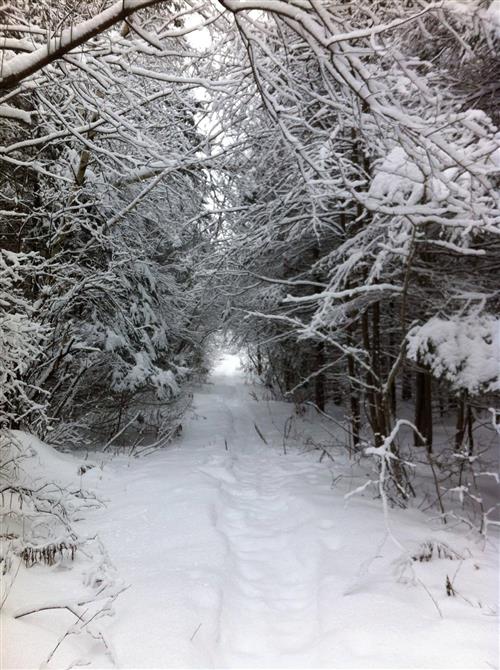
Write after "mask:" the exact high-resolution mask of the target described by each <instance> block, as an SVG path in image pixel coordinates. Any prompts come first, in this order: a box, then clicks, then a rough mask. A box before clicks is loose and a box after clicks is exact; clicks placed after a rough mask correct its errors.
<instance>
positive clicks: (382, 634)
mask: <svg viewBox="0 0 500 670" xmlns="http://www.w3.org/2000/svg"><path fill="white" fill-rule="evenodd" d="M210 382H211V383H209V384H207V385H205V386H204V387H203V389H201V390H200V391H199V392H198V393H197V394H196V396H195V414H194V416H193V417H192V418H191V419H190V420H188V422H187V423H186V424H185V426H184V431H183V437H182V440H181V441H180V442H179V443H178V445H177V446H176V447H173V448H170V449H169V450H166V451H162V452H159V453H157V454H155V455H153V456H151V457H149V458H147V459H144V460H142V461H141V460H140V461H139V462H137V461H134V462H133V463H132V464H131V463H130V461H127V462H126V461H123V462H122V463H121V464H119V462H117V465H116V471H115V476H114V478H113V482H114V483H113V490H112V491H111V493H110V492H109V488H108V487H109V482H108V484H107V487H106V494H107V495H108V496H109V497H110V503H109V506H108V508H107V510H106V512H105V513H101V514H100V523H99V533H100V536H101V538H102V540H103V542H104V544H105V546H106V547H107V549H108V551H109V554H110V557H111V560H112V561H113V563H114V564H115V566H116V567H117V569H118V572H119V574H120V576H121V577H122V578H123V579H124V580H125V582H127V583H128V584H129V585H130V588H129V589H128V590H127V591H126V592H125V593H124V594H123V595H122V596H121V597H120V598H119V600H118V601H117V604H116V616H115V617H114V619H113V620H112V623H111V625H110V630H109V636H110V639H111V640H112V643H113V645H114V648H115V653H116V656H117V659H118V662H119V665H120V667H134V668H135V667H136V668H139V667H149V668H153V667H154V668H161V667H233V668H234V667H386V668H387V667H418V668H424V667H427V668H429V667H488V666H487V661H488V660H489V661H490V662H491V659H492V658H494V655H495V640H496V638H495V625H494V620H493V617H491V611H489V610H487V609H485V610H482V609H481V608H480V607H479V606H477V604H476V602H475V603H474V604H476V608H474V607H473V606H471V605H465V606H464V602H463V601H459V600H458V599H456V598H447V597H446V594H445V589H444V580H445V576H446V574H448V573H450V574H451V573H454V572H455V570H456V566H455V565H445V566H444V567H443V566H442V565H437V564H438V563H443V561H436V565H434V564H433V566H432V567H431V566H430V564H429V570H428V572H427V574H425V578H426V579H427V584H426V588H428V589H435V592H434V597H435V598H437V599H438V600H439V601H440V605H439V606H440V608H441V610H442V611H443V615H444V616H445V618H444V619H441V618H440V616H439V613H438V612H437V610H436V607H435V605H434V604H433V602H432V600H431V599H430V598H429V594H428V593H427V592H426V590H425V589H422V588H418V587H415V586H409V585H408V584H399V583H397V582H396V581H395V577H394V566H393V565H392V561H394V559H395V558H397V556H398V550H397V548H395V547H393V546H391V545H390V544H389V543H388V542H385V543H384V538H385V530H384V524H383V518H382V513H381V510H380V504H379V502H373V501H372V500H370V499H368V500H364V499H361V500H356V501H355V502H354V503H351V504H350V505H349V506H346V505H345V503H344V499H343V493H344V492H345V491H337V489H336V488H335V487H334V488H332V472H331V470H330V468H328V467H327V466H325V463H324V462H323V463H319V462H318V452H316V453H315V454H314V457H313V456H311V455H309V456H308V455H304V454H303V453H300V452H299V451H298V450H292V453H287V454H286V455H285V454H284V453H283V449H282V442H283V427H284V422H285V421H286V419H287V417H288V416H289V414H290V409H291V408H290V406H289V405H285V404H281V403H268V402H258V401H256V400H255V399H252V397H251V396H250V394H249V391H250V390H251V389H250V388H249V387H248V386H246V385H245V384H244V380H243V377H242V374H241V373H240V372H238V370H237V369H236V364H235V359H234V358H232V357H226V358H225V359H223V360H222V362H221V364H220V365H219V367H218V368H217V369H216V370H215V372H214V374H213V375H212V377H211V379H210ZM255 425H257V427H258V428H259V430H260V431H261V433H262V435H263V436H264V438H265V440H266V441H267V443H268V444H264V442H263V441H262V439H261V437H260V436H259V434H258V432H257V430H256V428H255ZM339 468H340V466H339ZM334 470H335V467H334ZM334 474H336V472H334ZM346 490H347V489H346ZM395 515H396V518H397V519H398V518H400V521H399V524H398V537H399V539H400V540H401V541H402V542H403V543H405V544H407V545H408V546H409V547H417V546H418V544H419V542H421V541H423V540H425V539H427V538H428V537H429V536H432V537H434V538H440V537H441V538H444V537H445V538H446V541H447V542H450V541H451V542H453V540H450V538H449V536H444V534H443V533H442V531H440V530H437V531H436V532H432V531H431V530H430V529H429V527H428V526H427V525H426V524H423V523H422V518H421V515H419V514H418V513H415V512H411V511H406V512H404V513H400V514H399V515H398V513H396V512H395ZM396 522H397V521H396ZM454 539H455V540H456V541H455V545H454V546H455V547H456V548H457V550H461V549H462V548H463V545H464V538H463V537H461V536H457V538H454ZM457 542H458V545H457ZM399 553H400V552H399ZM477 560H479V561H481V560H482V561H483V563H484V564H485V566H487V565H488V561H489V567H490V569H491V561H494V558H492V557H491V556H490V557H489V558H488V557H487V556H482V558H481V557H480V558H479V559H477ZM477 560H476V562H477ZM493 569H494V563H493ZM472 572H474V570H473V568H472V566H462V575H463V579H464V585H465V584H466V585H467V586H464V588H467V589H469V582H468V580H470V575H469V573H472ZM476 581H477V579H476ZM440 582H442V583H440ZM492 585H493V583H490V587H491V586H492ZM474 586H476V587H477V588H476V589H475V590H474ZM457 589H458V585H457ZM472 592H473V593H474V595H475V597H476V601H481V600H482V602H483V603H486V602H487V601H488V597H489V600H490V601H491V600H492V598H491V593H490V594H488V593H487V592H488V585H487V584H484V583H483V584H477V585H474V584H473V591H472ZM468 594H469V591H468ZM484 607H486V604H484ZM488 615H489V616H488ZM465 630H467V634H466V636H464V632H465Z"/></svg>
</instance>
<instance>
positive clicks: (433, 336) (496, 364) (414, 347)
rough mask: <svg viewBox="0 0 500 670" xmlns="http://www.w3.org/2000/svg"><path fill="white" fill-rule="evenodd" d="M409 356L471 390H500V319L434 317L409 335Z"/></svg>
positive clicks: (475, 316)
mask: <svg viewBox="0 0 500 670" xmlns="http://www.w3.org/2000/svg"><path fill="white" fill-rule="evenodd" d="M407 356H408V358H409V359H410V360H413V361H416V362H418V363H420V364H423V365H426V366H428V367H429V368H430V370H431V372H432V374H433V375H434V376H435V377H444V378H446V379H447V380H449V381H450V382H451V384H452V386H453V387H455V388H456V389H466V390H468V391H469V392H470V393H479V392H480V391H482V392H486V393H488V392H494V391H499V390H500V319H499V318H496V317H493V316H491V315H484V316H481V317H478V316H477V315H475V314H474V315H469V316H465V317H464V316H455V317H451V318H448V319H445V318H441V317H438V316H435V317H432V318H431V319H429V321H427V322H426V323H425V324H424V325H423V326H416V327H414V328H412V329H411V330H410V332H409V334H408V347H407Z"/></svg>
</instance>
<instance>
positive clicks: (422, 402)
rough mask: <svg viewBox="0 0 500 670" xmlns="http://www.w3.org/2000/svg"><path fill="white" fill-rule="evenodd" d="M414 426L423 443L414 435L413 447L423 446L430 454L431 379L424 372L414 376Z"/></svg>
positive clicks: (421, 371) (420, 371)
mask: <svg viewBox="0 0 500 670" xmlns="http://www.w3.org/2000/svg"><path fill="white" fill-rule="evenodd" d="M415 391H416V397H415V426H416V428H417V430H418V431H419V432H420V434H421V435H422V437H423V438H424V441H422V439H421V438H420V436H419V435H417V434H416V433H415V446H417V447H422V446H425V447H426V448H427V451H428V452H429V453H431V452H432V378H431V375H430V374H429V373H428V372H427V371H426V370H419V371H418V372H417V375H416V389H415Z"/></svg>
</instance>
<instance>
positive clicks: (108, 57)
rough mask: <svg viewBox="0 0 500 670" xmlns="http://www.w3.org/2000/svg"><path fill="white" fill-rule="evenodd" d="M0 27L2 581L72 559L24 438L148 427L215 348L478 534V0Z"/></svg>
mask: <svg viewBox="0 0 500 670" xmlns="http://www.w3.org/2000/svg"><path fill="white" fill-rule="evenodd" d="M0 24H1V25H0V30H1V32H2V39H1V40H0V49H1V62H0V98H1V99H0V429H1V432H0V446H1V449H2V457H1V463H0V475H1V483H0V490H1V494H2V503H3V509H4V523H5V524H6V525H5V529H6V530H5V532H3V531H2V535H1V538H0V539H1V551H0V560H1V565H2V568H3V573H4V576H5V583H6V584H7V586H6V595H7V596H8V594H9V591H10V588H11V584H12V583H14V581H15V576H16V575H17V573H18V571H19V570H27V569H28V568H29V569H32V568H33V566H35V565H45V566H51V565H54V564H55V563H56V562H57V561H58V560H59V558H58V557H63V556H65V557H66V558H68V560H69V558H74V554H75V553H78V551H79V550H80V540H79V539H78V535H77V533H76V531H75V529H74V527H73V523H72V521H71V515H72V513H73V511H74V509H76V508H77V507H78V506H79V505H80V504H87V505H88V504H90V502H89V498H85V496H82V494H81V491H80V493H75V492H74V491H70V490H63V489H62V488H61V487H60V486H54V485H52V484H51V477H50V472H48V473H47V472H45V473H44V476H46V481H45V483H43V484H40V483H39V482H38V484H37V483H36V482H34V481H31V480H30V478H29V477H30V476H31V475H32V473H31V471H30V472H29V473H28V474H29V476H28V475H27V474H26V473H27V470H26V469H25V467H24V466H25V463H26V461H27V460H29V455H30V449H31V448H32V447H33V445H36V444H41V443H47V444H49V445H51V447H53V448H54V449H55V450H57V451H58V452H64V453H66V454H68V453H73V452H74V453H78V454H81V453H84V452H85V453H87V454H91V455H95V454H96V453H105V454H109V453H111V452H116V453H121V454H123V453H125V452H126V453H127V454H132V455H133V456H139V455H140V456H143V455H148V454H151V453H156V452H157V451H158V450H162V449H169V448H170V445H171V444H175V441H176V440H177V439H179V437H180V436H181V433H182V426H183V421H184V417H185V416H187V414H188V413H189V411H190V408H191V406H192V402H193V400H192V396H193V392H196V391H195V389H196V388H197V385H199V384H200V383H203V382H204V381H206V379H207V375H208V374H209V372H210V370H211V368H212V366H213V362H214V360H215V359H216V358H217V351H218V349H219V348H220V346H221V342H224V346H225V347H229V348H231V350H232V351H238V352H241V355H242V356H243V358H244V361H245V363H244V365H245V370H246V373H247V374H248V375H251V377H252V379H253V380H254V383H255V384H256V385H257V386H256V387H257V388H258V389H259V393H264V394H265V396H266V397H267V398H270V399H272V400H274V401H283V402H284V403H287V406H288V407H289V410H290V412H291V414H292V415H293V416H295V417H298V420H300V419H302V418H305V417H316V418H317V420H321V421H323V422H325V424H327V425H331V426H332V431H333V432H332V437H331V440H330V441H329V440H328V438H325V439H324V440H323V441H322V442H321V443H319V442H318V441H316V442H314V443H312V447H313V449H314V450H316V454H318V456H320V457H321V459H322V467H323V466H324V464H325V463H327V464H328V462H329V461H330V460H331V459H332V456H331V454H332V453H333V452H331V449H340V450H342V451H343V453H344V454H345V455H346V458H347V459H348V460H349V462H350V463H351V467H353V468H354V469H356V468H363V467H366V464H367V463H369V466H370V468H371V471H372V477H371V479H370V480H369V482H368V484H372V486H371V489H369V487H368V488H367V484H363V485H362V486H360V487H359V488H358V491H357V494H358V495H361V496H362V495H365V493H368V492H369V490H370V493H371V495H372V497H375V498H376V500H377V504H378V505H379V506H380V507H382V508H383V509H384V510H385V512H386V513H388V512H389V511H390V510H393V509H396V510H398V513H399V510H405V511H404V512H401V513H403V514H406V513H410V511H411V509H413V508H415V506H417V505H419V504H420V503H421V502H422V500H425V503H426V509H427V508H428V509H431V511H432V513H433V515H434V519H438V522H439V523H440V524H441V525H442V526H443V527H446V526H450V524H453V525H454V526H459V527H463V528H464V529H467V531H470V532H474V533H475V534H476V536H477V537H479V538H482V539H483V540H484V541H487V538H488V537H489V534H490V533H493V534H494V533H495V532H496V529H497V528H498V525H499V521H498V518H499V517H498V490H497V489H495V488H494V487H495V485H497V486H498V474H497V471H496V467H497V465H498V443H499V439H500V403H499V397H500V319H499V316H498V315H499V306H500V294H499V289H500V282H499V275H500V201H499V175H500V132H499V127H498V124H499V122H500V114H499V101H500V90H499V82H500V59H499V53H500V2H499V1H498V0H445V1H442V0H438V1H433V0H392V1H389V2H388V1H387V0H372V1H371V2H362V1H361V0H289V1H284V0H217V1H216V0H209V1H203V0H199V1H198V0H168V1H167V0H118V1H117V2H112V1H108V0H87V1H85V2H82V1H81V0H52V1H49V0H37V1H33V0H12V1H9V2H7V3H4V4H2V6H1V7H0ZM285 426H286V424H285ZM250 430H252V431H253V427H250ZM285 430H286V429H285ZM256 431H257V433H259V435H257V440H258V439H259V437H261V438H262V439H263V441H264V442H265V435H262V429H261V428H260V429H259V426H256ZM254 438H255V432H254V433H253V434H252V439H254ZM30 445H31V446H30ZM309 446H311V445H309ZM226 449H227V442H226ZM495 459H496V460H495ZM495 463H496V464H495ZM82 467H84V466H82ZM130 467H131V468H133V467H134V465H133V462H132V465H131V466H130ZM28 470H29V468H28ZM84 472H85V470H84ZM39 474H40V472H38V474H37V476H38V475H39ZM47 482H49V483H47ZM492 491H493V493H492ZM408 508H410V509H408ZM7 522H8V524H10V525H9V527H8V529H7ZM21 527H22V532H21V531H20V528H21ZM435 550H436V551H437V549H435ZM442 550H443V551H444V549H442ZM431 553H432V549H431ZM420 560H422V559H420ZM16 566H17V567H16ZM7 587H8V588H7ZM447 588H448V587H447ZM451 589H452V590H453V587H451ZM448 595H450V593H448ZM113 597H116V594H115V596H113ZM103 639H104V638H103ZM481 667H482V666H481Z"/></svg>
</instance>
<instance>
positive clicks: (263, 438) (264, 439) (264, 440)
mask: <svg viewBox="0 0 500 670" xmlns="http://www.w3.org/2000/svg"><path fill="white" fill-rule="evenodd" d="M253 425H254V428H255V430H256V431H257V435H258V436H259V437H260V439H261V440H262V442H264V444H268V442H267V440H266V438H265V437H264V435H262V433H261V432H260V430H259V426H258V425H257V424H256V423H254V424H253Z"/></svg>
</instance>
